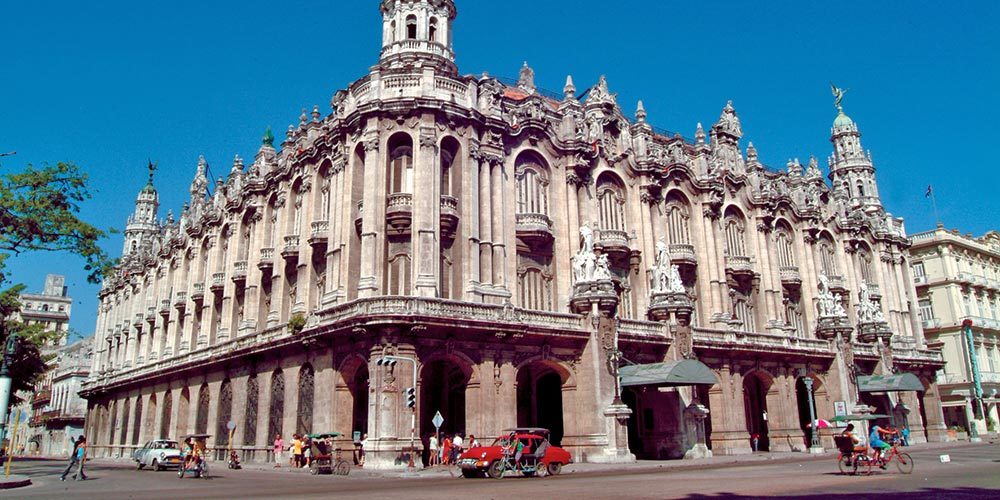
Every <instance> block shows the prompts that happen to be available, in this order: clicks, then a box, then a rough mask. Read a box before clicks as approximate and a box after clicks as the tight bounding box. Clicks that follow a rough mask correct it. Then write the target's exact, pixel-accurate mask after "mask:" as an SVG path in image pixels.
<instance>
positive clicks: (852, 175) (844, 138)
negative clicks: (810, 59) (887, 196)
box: [830, 84, 882, 210]
mask: <svg viewBox="0 0 1000 500" xmlns="http://www.w3.org/2000/svg"><path fill="white" fill-rule="evenodd" d="M830 87H831V89H832V91H833V97H834V101H833V103H834V106H835V107H836V108H837V117H836V118H835V119H834V120H833V128H832V129H831V132H830V142H832V143H833V158H832V161H831V162H830V180H831V181H833V184H834V189H839V190H841V191H842V192H844V193H846V194H848V199H849V200H850V205H851V207H858V208H863V209H874V210H878V209H881V208H882V200H881V199H880V198H879V194H878V184H877V183H876V182H875V166H874V165H872V161H871V158H870V157H869V156H868V155H866V154H865V150H864V147H863V146H862V145H861V132H860V131H859V130H858V126H857V124H856V123H854V120H852V119H851V117H849V116H847V114H846V113H844V106H843V102H844V95H845V94H846V93H847V90H846V89H841V88H839V87H837V86H836V85H833V84H830Z"/></svg>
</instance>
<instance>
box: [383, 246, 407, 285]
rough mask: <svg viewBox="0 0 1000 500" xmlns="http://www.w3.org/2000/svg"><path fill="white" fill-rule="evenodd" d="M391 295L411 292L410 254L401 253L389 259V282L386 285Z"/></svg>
mask: <svg viewBox="0 0 1000 500" xmlns="http://www.w3.org/2000/svg"><path fill="white" fill-rule="evenodd" d="M386 292H387V293H388V294H389V295H409V294H410V256H409V255H407V254H399V255H396V256H394V257H393V258H392V259H391V260H389V283H388V286H387V287H386Z"/></svg>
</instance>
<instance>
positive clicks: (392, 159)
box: [388, 134, 413, 194]
mask: <svg viewBox="0 0 1000 500" xmlns="http://www.w3.org/2000/svg"><path fill="white" fill-rule="evenodd" d="M388 187H389V194H395V193H412V192H413V142H412V141H411V140H410V137H409V136H407V135H405V134H401V135H397V136H395V137H393V138H392V140H390V141H389V186H388Z"/></svg>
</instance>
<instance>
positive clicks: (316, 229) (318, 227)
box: [309, 220, 330, 247]
mask: <svg viewBox="0 0 1000 500" xmlns="http://www.w3.org/2000/svg"><path fill="white" fill-rule="evenodd" d="M311 228H312V236H311V237H310V238H309V245H310V246H313V247H321V246H324V245H326V244H327V242H328V241H329V240H330V221H326V220H318V221H315V222H313V223H312V225H311Z"/></svg>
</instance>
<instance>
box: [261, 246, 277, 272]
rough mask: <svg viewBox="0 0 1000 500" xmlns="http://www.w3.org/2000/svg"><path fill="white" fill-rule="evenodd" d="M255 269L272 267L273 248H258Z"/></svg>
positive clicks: (262, 269)
mask: <svg viewBox="0 0 1000 500" xmlns="http://www.w3.org/2000/svg"><path fill="white" fill-rule="evenodd" d="M257 269H260V270H261V271H264V270H270V269H274V249H273V248H261V249H260V262H258V263H257Z"/></svg>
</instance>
